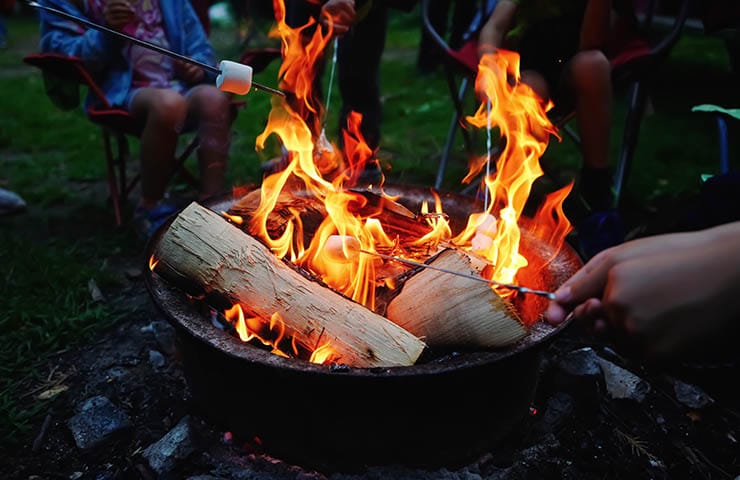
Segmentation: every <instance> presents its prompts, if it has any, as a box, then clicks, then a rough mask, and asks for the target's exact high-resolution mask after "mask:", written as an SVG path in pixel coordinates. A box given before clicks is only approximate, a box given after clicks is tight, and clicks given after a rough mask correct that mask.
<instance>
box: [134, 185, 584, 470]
mask: <svg viewBox="0 0 740 480" xmlns="http://www.w3.org/2000/svg"><path fill="white" fill-rule="evenodd" d="M386 190H387V191H389V193H391V194H400V196H401V198H400V200H399V202H400V203H403V204H404V205H406V206H407V207H408V208H410V209H411V210H415V211H418V209H419V207H420V205H421V202H422V201H423V200H427V201H429V202H433V197H432V195H431V193H430V192H429V191H428V190H422V189H414V188H410V187H387V188H386ZM442 201H443V206H444V209H445V212H446V213H448V214H449V215H450V217H451V218H453V219H465V218H467V215H468V214H469V213H470V212H472V211H473V208H474V207H475V205H474V203H473V201H472V200H471V199H469V198H467V197H459V196H455V195H444V196H443V198H442ZM229 203H230V200H228V199H214V200H212V201H211V202H210V203H208V202H207V203H206V206H207V207H209V208H211V209H212V210H214V211H222V210H226V209H227V208H228V205H229ZM461 221H462V220H461ZM166 228H167V226H165V227H164V228H163V230H161V231H160V232H159V235H158V236H155V238H154V239H153V240H152V242H151V243H150V244H149V246H148V248H147V254H151V253H152V252H153V251H154V249H155V248H156V245H157V242H158V241H159V238H160V237H161V235H162V232H163V231H166ZM523 243H524V244H525V249H527V251H528V252H532V253H533V254H537V255H542V256H544V258H549V256H551V255H554V254H555V252H554V251H553V249H552V248H551V247H549V246H547V245H542V244H540V243H541V242H540V243H538V241H537V239H536V238H535V237H533V236H532V235H528V234H527V232H526V231H524V234H523ZM542 263H545V262H542ZM547 266H548V268H547V271H546V272H545V274H544V275H542V276H543V278H545V280H544V281H545V284H543V285H536V286H537V288H542V289H548V288H549V289H552V288H553V287H555V286H557V285H558V284H559V283H561V282H562V281H564V280H565V278H567V277H568V276H569V275H570V274H572V273H573V272H574V271H575V270H576V269H577V268H578V267H579V266H580V261H579V259H578V257H577V256H576V255H575V253H574V252H573V251H572V250H571V249H570V248H569V247H566V248H564V249H562V250H561V251H560V252H558V253H557V254H556V255H555V256H554V259H553V260H552V261H550V262H549V263H548V264H547ZM147 286H148V289H149V292H150V294H151V296H152V298H153V300H154V302H155V304H156V305H157V306H158V307H159V308H160V309H161V311H162V312H163V313H164V314H165V316H166V317H167V318H168V319H169V320H170V322H171V323H172V324H173V325H174V326H175V327H176V330H177V333H178V339H179V340H180V342H179V344H180V348H181V352H182V358H183V362H184V366H185V372H186V376H187V378H188V382H189V385H190V388H191V389H192V392H193V394H194V398H195V399H196V401H197V403H198V404H199V405H200V407H201V408H202V410H203V411H204V412H207V415H208V416H209V418H211V419H213V420H215V421H217V422H218V423H219V424H221V425H223V426H224V428H226V429H228V430H231V431H233V432H236V433H237V434H238V435H240V436H245V437H247V438H253V437H255V438H258V439H259V442H260V444H261V445H262V447H263V448H264V449H265V451H267V452H268V453H271V454H274V455H276V456H279V457H280V458H283V459H286V460H288V461H292V462H297V463H300V464H302V465H307V466H310V467H315V468H322V469H324V468H328V469H336V468H357V467H359V466H362V465H369V464H388V463H401V464H405V465H414V466H424V467H435V466H442V465H444V466H454V465H462V464H464V463H466V462H469V461H471V460H472V459H474V458H477V457H478V456H480V454H481V453H483V452H484V451H486V450H488V449H490V448H491V446H493V445H495V444H496V443H497V442H499V441H501V440H502V439H503V438H504V437H505V436H506V435H507V434H509V433H510V432H511V430H512V428H514V427H515V426H516V425H517V424H518V423H519V422H521V420H522V419H523V418H524V417H525V416H526V415H527V414H528V412H529V405H530V403H531V401H532V399H533V396H534V393H535V388H536V385H537V378H538V373H539V367H540V362H541V356H542V352H543V350H544V349H545V348H546V347H547V345H549V343H550V342H551V340H552V338H553V337H554V336H555V335H556V334H557V333H558V332H559V331H560V330H561V329H562V328H564V327H565V325H563V326H561V327H559V328H558V329H555V328H552V327H548V326H546V325H544V324H542V323H537V324H535V325H534V326H533V327H532V329H531V331H530V333H529V335H528V336H527V337H525V338H524V339H523V340H522V341H520V342H518V343H516V344H514V345H513V346H510V347H507V348H504V349H499V350H496V351H478V352H467V353H454V352H453V353H449V354H446V355H444V356H442V357H437V358H430V359H426V360H425V361H424V362H420V363H418V364H416V365H413V366H410V367H390V368H372V369H368V368H353V367H350V366H346V365H317V364H311V363H307V362H303V361H297V360H292V359H286V358H282V357H279V356H276V355H273V354H270V353H269V352H267V351H264V350H262V349H260V348H257V347H254V346H252V345H249V344H244V343H242V342H240V341H239V340H238V339H237V338H235V337H234V336H232V335H230V334H228V333H227V332H224V331H221V330H219V329H217V328H215V327H214V326H213V325H212V324H211V322H210V321H209V318H208V317H207V315H204V314H203V313H202V309H199V308H197V306H196V305H194V304H193V303H192V302H190V301H189V300H188V298H187V296H186V295H184V294H183V293H182V292H181V291H180V290H178V289H176V288H174V287H173V286H171V285H169V284H168V283H167V282H166V281H164V280H163V279H162V278H160V277H158V276H157V275H156V274H149V275H148V276H147ZM532 301H533V302H537V301H539V302H541V303H539V304H538V305H535V306H532V305H530V306H529V307H527V308H539V309H540V311H541V309H542V308H543V307H544V305H545V303H546V302H545V300H544V299H541V298H536V299H532Z"/></svg>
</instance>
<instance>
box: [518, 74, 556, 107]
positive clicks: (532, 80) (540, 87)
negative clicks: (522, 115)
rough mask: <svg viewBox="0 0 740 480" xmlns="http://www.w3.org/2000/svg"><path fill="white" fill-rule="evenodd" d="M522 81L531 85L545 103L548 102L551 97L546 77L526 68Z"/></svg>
mask: <svg viewBox="0 0 740 480" xmlns="http://www.w3.org/2000/svg"><path fill="white" fill-rule="evenodd" d="M521 81H522V83H526V84H527V85H529V86H530V88H532V90H534V93H536V94H537V95H538V96H539V97H540V99H541V100H542V104H543V105H544V104H546V103H547V100H548V99H549V98H550V89H549V88H548V85H547V80H545V77H543V76H542V75H540V74H539V73H538V72H535V71H534V70H524V71H523V72H522V78H521Z"/></svg>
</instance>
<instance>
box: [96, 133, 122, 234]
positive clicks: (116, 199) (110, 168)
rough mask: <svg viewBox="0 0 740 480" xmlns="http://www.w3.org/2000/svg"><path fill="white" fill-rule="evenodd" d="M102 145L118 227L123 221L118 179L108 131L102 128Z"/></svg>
mask: <svg viewBox="0 0 740 480" xmlns="http://www.w3.org/2000/svg"><path fill="white" fill-rule="evenodd" d="M101 130H102V132H103V146H104V147H105V163H106V170H107V176H108V193H109V195H110V199H111V202H112V203H113V213H114V215H115V217H116V226H117V227H120V226H121V224H122V223H123V217H122V215H121V204H120V196H119V192H118V179H117V178H116V168H115V167H116V165H115V163H116V159H115V158H114V157H113V149H112V148H111V144H110V132H109V131H108V130H107V129H105V128H103V129H101Z"/></svg>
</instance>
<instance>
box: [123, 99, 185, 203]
mask: <svg viewBox="0 0 740 480" xmlns="http://www.w3.org/2000/svg"><path fill="white" fill-rule="evenodd" d="M185 113H186V109H185V98H184V97H183V96H182V95H180V94H179V93H178V92H176V91H174V90H163V89H155V88H144V89H142V90H140V91H139V92H138V93H136V95H135V96H134V98H133V100H132V102H131V114H132V115H134V116H135V117H137V118H140V119H142V120H144V131H143V132H142V134H141V138H140V155H141V200H140V202H139V206H140V207H142V208H144V209H151V208H153V207H155V206H156V205H157V203H158V202H159V201H160V200H161V199H162V197H163V196H164V192H165V190H166V189H167V184H168V183H169V181H170V178H171V176H172V173H173V170H174V165H173V159H174V156H175V148H176V147H177V136H178V135H179V134H180V132H181V131H182V127H183V125H184V123H185Z"/></svg>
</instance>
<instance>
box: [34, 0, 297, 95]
mask: <svg viewBox="0 0 740 480" xmlns="http://www.w3.org/2000/svg"><path fill="white" fill-rule="evenodd" d="M26 3H27V4H28V6H30V7H33V8H38V9H40V10H44V11H47V12H49V13H52V14H54V15H57V16H60V17H64V18H66V19H68V20H72V21H73V22H76V23H80V24H82V25H85V26H86V27H90V28H92V29H95V30H100V31H101V32H105V33H108V34H110V35H113V36H116V37H119V38H123V39H125V40H128V41H129V42H131V43H134V44H136V45H139V46H140V47H144V48H148V49H150V50H154V51H155V52H158V53H161V54H162V55H167V56H169V57H172V58H175V59H177V60H180V61H183V62H186V63H191V64H193V65H197V66H198V67H200V68H202V69H204V70H208V71H209V72H211V73H215V74H217V75H218V74H220V73H221V70H219V69H218V67H214V66H213V65H208V64H206V63H203V62H199V61H198V60H195V59H194V58H190V57H187V56H185V55H181V54H179V53H175V52H173V51H172V50H167V49H166V48H162V47H160V46H159V45H154V44H153V43H149V42H145V41H143V40H139V39H138V38H136V37H132V36H130V35H126V34H125V33H121V32H119V31H117V30H113V29H112V28H108V27H106V26H103V25H99V24H97V23H95V22H91V21H90V20H87V19H85V18H80V17H76V16H74V15H72V14H69V13H67V12H64V11H62V10H58V9H56V8H52V7H47V6H46V5H41V4H40V3H38V2H35V1H33V0H27V2H26ZM252 87H254V89H255V90H262V91H264V92H267V93H271V94H273V95H278V96H280V97H284V96H285V92H283V91H281V90H278V89H276V88H272V87H268V86H266V85H261V84H259V83H257V82H254V81H253V82H252Z"/></svg>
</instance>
